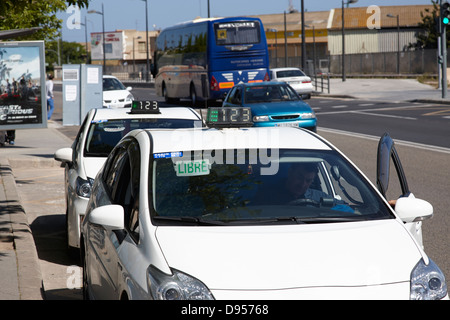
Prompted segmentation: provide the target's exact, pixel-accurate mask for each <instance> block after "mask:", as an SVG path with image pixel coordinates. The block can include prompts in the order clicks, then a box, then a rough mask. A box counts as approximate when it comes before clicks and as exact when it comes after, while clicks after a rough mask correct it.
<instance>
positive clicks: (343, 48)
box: [342, 0, 346, 81]
mask: <svg viewBox="0 0 450 320" xmlns="http://www.w3.org/2000/svg"><path fill="white" fill-rule="evenodd" d="M344 30H345V20H344V0H342V81H345V80H346V79H345V31H344Z"/></svg>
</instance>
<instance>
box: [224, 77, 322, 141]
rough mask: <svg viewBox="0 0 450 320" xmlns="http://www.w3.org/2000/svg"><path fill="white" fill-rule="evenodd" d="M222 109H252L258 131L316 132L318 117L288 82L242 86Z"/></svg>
mask: <svg viewBox="0 0 450 320" xmlns="http://www.w3.org/2000/svg"><path fill="white" fill-rule="evenodd" d="M222 107H250V108H251V110H252V116H253V123H254V126H255V127H302V128H306V129H309V130H311V131H314V132H316V128H317V119H316V114H315V113H314V111H313V110H312V109H311V107H310V106H309V104H307V103H306V102H304V101H303V100H302V99H301V98H300V97H299V96H298V94H297V93H296V92H295V90H294V89H292V87H291V86H290V85H288V84H287V83H285V82H275V81H270V82H258V83H240V84H238V85H235V86H234V87H233V88H232V89H231V90H230V91H229V92H228V95H227V96H226V98H225V100H224V102H223V104H222Z"/></svg>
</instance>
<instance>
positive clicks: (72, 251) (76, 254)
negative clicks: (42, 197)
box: [66, 209, 80, 262]
mask: <svg viewBox="0 0 450 320" xmlns="http://www.w3.org/2000/svg"><path fill="white" fill-rule="evenodd" d="M66 244H67V251H68V253H69V256H70V258H72V259H77V260H78V259H79V258H80V249H78V248H76V247H72V246H71V245H69V212H68V210H67V209H66ZM77 262H78V261H77Z"/></svg>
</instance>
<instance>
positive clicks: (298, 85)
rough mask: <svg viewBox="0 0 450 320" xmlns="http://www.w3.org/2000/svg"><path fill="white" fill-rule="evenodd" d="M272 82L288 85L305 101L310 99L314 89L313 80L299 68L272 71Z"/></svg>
mask: <svg viewBox="0 0 450 320" xmlns="http://www.w3.org/2000/svg"><path fill="white" fill-rule="evenodd" d="M270 74H271V80H276V81H284V82H286V83H288V84H289V85H290V86H291V87H292V88H293V89H294V90H295V91H296V92H297V93H298V94H299V95H300V96H301V97H302V98H303V99H310V98H311V93H312V92H313V90H314V88H313V85H312V83H311V78H310V77H308V76H307V75H306V74H305V73H304V72H303V71H302V70H300V69H299V68H274V69H270Z"/></svg>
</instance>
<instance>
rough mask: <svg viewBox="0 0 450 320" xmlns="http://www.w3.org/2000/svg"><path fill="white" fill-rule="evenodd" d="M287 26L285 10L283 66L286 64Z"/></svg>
mask: <svg viewBox="0 0 450 320" xmlns="http://www.w3.org/2000/svg"><path fill="white" fill-rule="evenodd" d="M287 54H288V53H287V27H286V11H285V12H284V66H285V67H287V66H288V57H287Z"/></svg>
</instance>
